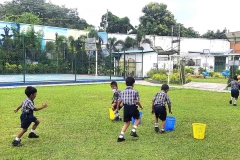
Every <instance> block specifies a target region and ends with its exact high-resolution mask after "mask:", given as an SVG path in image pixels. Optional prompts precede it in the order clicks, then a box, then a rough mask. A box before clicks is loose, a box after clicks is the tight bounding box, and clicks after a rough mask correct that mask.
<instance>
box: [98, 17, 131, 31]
mask: <svg viewBox="0 0 240 160" xmlns="http://www.w3.org/2000/svg"><path fill="white" fill-rule="evenodd" d="M107 22H108V23H106V14H104V15H102V21H101V23H100V27H102V28H105V27H106V28H107V29H106V32H107V33H124V34H126V33H127V32H128V31H129V30H131V29H134V28H133V26H132V25H131V24H130V19H129V18H128V17H123V18H119V17H118V16H116V15H114V14H112V12H108V18H107ZM106 25H107V26H106Z"/></svg>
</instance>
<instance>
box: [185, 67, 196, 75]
mask: <svg viewBox="0 0 240 160" xmlns="http://www.w3.org/2000/svg"><path fill="white" fill-rule="evenodd" d="M184 70H185V73H191V74H193V73H194V68H187V67H185V68H184Z"/></svg>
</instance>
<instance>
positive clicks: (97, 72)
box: [95, 48, 98, 76]
mask: <svg viewBox="0 0 240 160" xmlns="http://www.w3.org/2000/svg"><path fill="white" fill-rule="evenodd" d="M95 57H96V66H95V67H96V69H95V71H96V73H95V76H97V75H98V74H97V73H98V66H97V65H98V63H97V60H98V50H97V48H96V56H95Z"/></svg>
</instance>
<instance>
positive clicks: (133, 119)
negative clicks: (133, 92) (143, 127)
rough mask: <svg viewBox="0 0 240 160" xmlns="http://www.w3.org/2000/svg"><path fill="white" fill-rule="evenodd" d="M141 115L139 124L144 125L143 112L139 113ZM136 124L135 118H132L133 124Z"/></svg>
mask: <svg viewBox="0 0 240 160" xmlns="http://www.w3.org/2000/svg"><path fill="white" fill-rule="evenodd" d="M139 114H140V122H139V123H138V124H141V123H142V114H143V113H142V112H139ZM134 122H135V118H133V117H132V124H134Z"/></svg>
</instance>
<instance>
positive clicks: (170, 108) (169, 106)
mask: <svg viewBox="0 0 240 160" xmlns="http://www.w3.org/2000/svg"><path fill="white" fill-rule="evenodd" d="M168 112H169V113H170V114H172V106H171V104H168Z"/></svg>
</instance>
